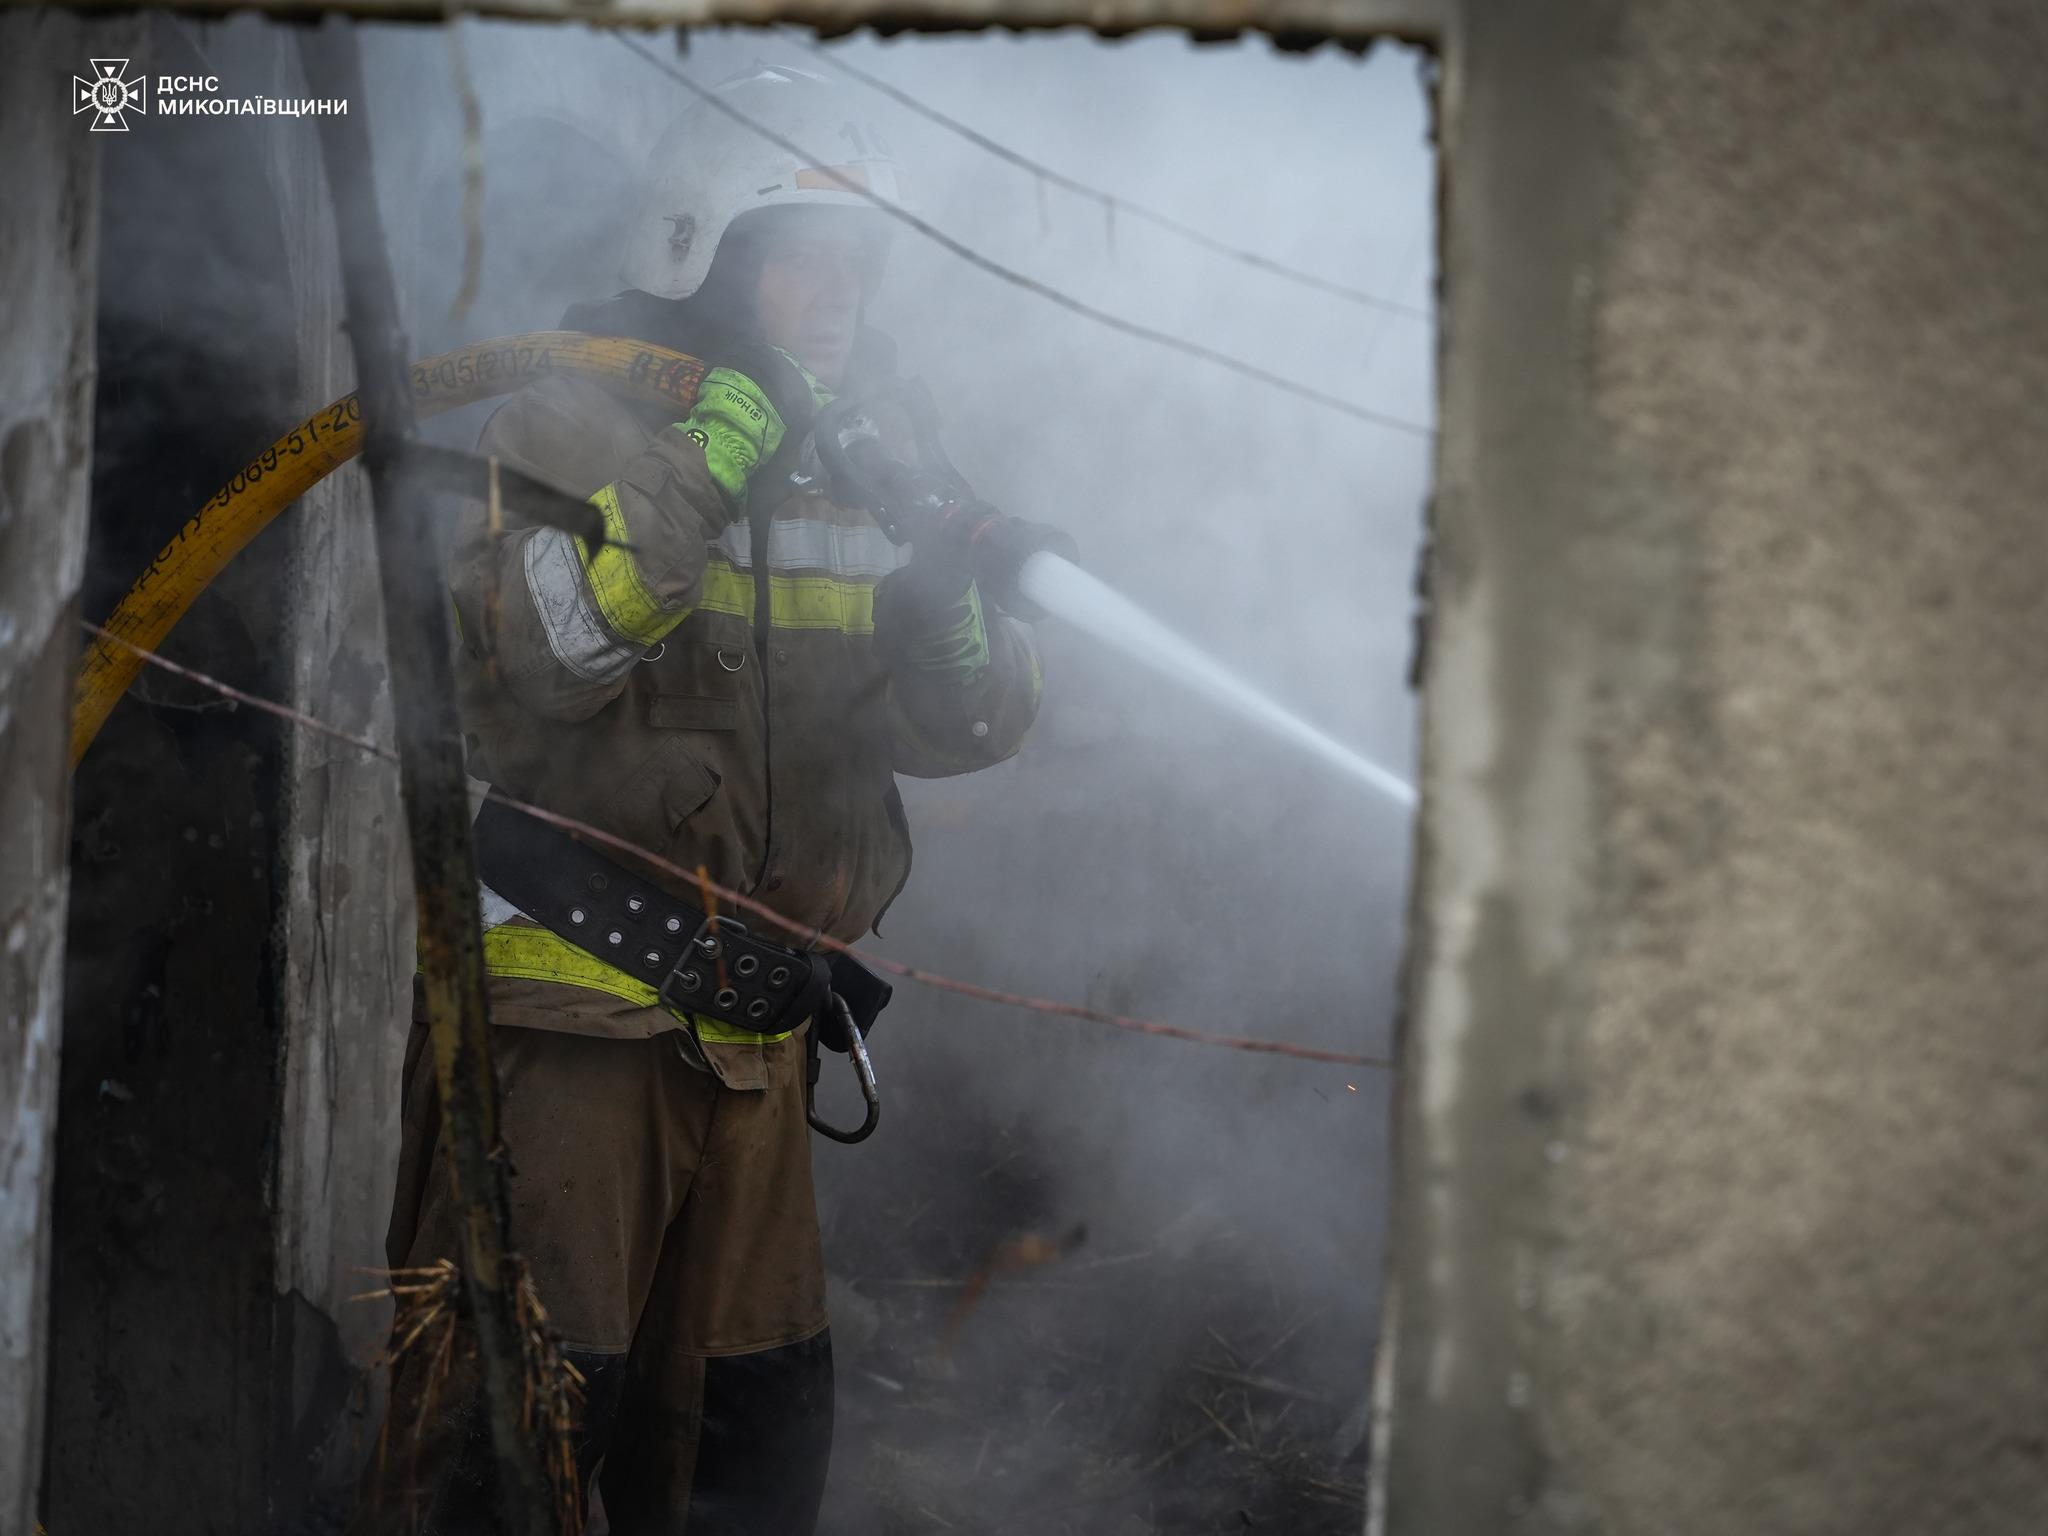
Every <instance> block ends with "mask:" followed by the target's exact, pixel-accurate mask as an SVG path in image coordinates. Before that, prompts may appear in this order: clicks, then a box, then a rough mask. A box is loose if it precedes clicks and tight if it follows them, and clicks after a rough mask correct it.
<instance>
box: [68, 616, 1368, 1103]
mask: <svg viewBox="0 0 2048 1536" xmlns="http://www.w3.org/2000/svg"><path fill="white" fill-rule="evenodd" d="M80 622H81V623H82V624H83V625H84V627H85V628H86V629H88V630H90V631H91V632H92V633H93V634H95V635H98V636H99V637H100V638H101V639H104V640H112V641H114V642H115V643H116V644H119V645H122V646H124V647H126V648H127V649H129V650H131V651H134V652H135V653H136V654H137V655H139V656H140V657H142V659H143V660H144V661H146V662H148V663H150V665H152V666H156V667H161V668H163V670H165V671H166V672H173V673H176V674H177V675H178V676H180V677H184V678H189V679H190V680H191V681H193V682H195V683H198V684H199V685H200V686H202V687H204V688H209V689H212V690H213V691H214V692H215V693H218V694H221V695H223V696H224V697H226V698H230V699H233V700H235V701H236V702H237V703H241V704H247V705H248V706H249V707H250V708H251V709H258V710H262V711H263V712H264V713H265V714H270V715H275V716H277V718H279V719H280V720H288V721H290V722H291V723H292V724H294V725H302V726H304V727H306V729H308V730H311V731H318V732H320V733H321V734H322V735H324V736H331V737H333V738H334V739H335V740H336V741H345V742H347V743H348V744H349V745H350V746H352V747H355V748H357V749H358V750H360V751H363V752H367V753H369V754H370V755H371V756H373V757H381V758H383V759H384V760H385V761H387V762H392V763H395V762H397V761H398V754H397V753H396V752H394V751H392V750H391V749H390V748H389V747H384V746H380V745H378V744H377V743H376V742H374V741H372V740H370V738H369V737H367V736H358V735H355V734H354V733H353V732H350V731H345V730H343V729H342V728H341V727H339V726H335V725H329V724H328V723H327V722H326V721H324V720H321V719H318V718H316V717H314V716H312V715H308V714H303V713H301V712H300V711H298V710H296V709H293V708H291V707H290V706H289V705H286V704H279V703H276V702H274V701H272V700H270V699H264V698H259V697H257V696H256V695H255V694H252V693H247V692H244V691H243V690H242V689H240V688H237V687H235V686H234V685H233V684H232V683H225V682H222V681H221V680H220V679H219V678H217V677H210V676H208V675H207V674H206V673H204V672H199V671H195V670H194V669H193V668H191V667H187V666H184V665H182V664H181V663H179V662H175V661H172V660H171V659H170V658H169V657H166V656H159V655H158V654H157V653H156V652H155V651H151V650H146V649H144V648H143V647H142V646H139V645H136V644H133V643H132V642H130V641H127V640H123V639H122V638H121V637H120V636H118V635H116V634H114V633H113V632H112V631H110V630H106V629H102V628H101V627H100V626H99V625H97V624H94V623H91V622H89V621H86V620H81V621H80ZM490 798H491V799H493V800H497V801H500V802H501V803H503V804H505V805H507V806H510V807H511V808H512V809H513V810H515V811H521V812H524V813H525V814H526V815H528V816H531V817H533V818H535V819H536V820H538V821H544V822H547V823H548V824H549V825H551V826H556V827H561V828H562V829H563V830H565V831H569V832H574V833H577V834H578V835H579V836H582V837H586V838H588V839H590V840H591V841H592V842H596V843H602V844H604V845H606V846H607V847H611V848H616V849H618V850H619V851H621V852H623V853H629V854H632V855H633V856H634V857H635V858H637V859H640V860H642V861H644V862H645V863H647V864H648V865H650V866H651V867H653V868H655V869H658V870H660V871H661V872H662V873H664V874H666V875H668V876H670V877H671V878H673V879H676V880H679V881H682V882H684V883H686V884H689V885H695V886H700V887H702V888H705V889H708V890H710V891H711V892H712V893H713V894H715V895H716V896H717V897H718V899H719V900H721V901H725V902H729V903H731V904H732V905H733V906H735V907H739V908H741V909H742V910H744V911H748V912H752V913H753V914H755V915H756V916H758V917H762V918H765V919H767V920H768V921H769V922H771V923H774V924H775V925H776V926H777V927H779V928H781V929H782V930H783V931H784V932H786V933H791V934H801V935H803V937H804V941H805V943H806V944H809V945H815V946H818V947H821V948H824V949H829V950H837V951H839V952H840V953H842V954H847V955H851V956H853V958H855V959H856V960H858V961H860V963H861V964H863V965H865V966H869V967H872V968H873V969H875V970H878V971H887V972H888V973H889V974H890V975H892V976H901V977H903V978H904V979H905V980H907V981H915V982H918V983H919V984H921V985H923V986H927V987H931V988H933V989H934V990H936V991H940V992H951V993H954V994H956V995H957V996H960V997H971V998H975V999H977V1000H978V1001H981V1002H984V1003H999V1004H1001V1005H1003V1006H1005V1007H1010V1008H1022V1009H1026V1010H1028V1011H1030V1012H1032V1013H1045V1014H1052V1015H1055V1016H1056V1017H1059V1018H1065V1019H1084V1020H1086V1021H1087V1022H1089V1023H1091V1024H1107V1025H1109V1026H1111V1027H1112V1028H1115V1029H1124V1030H1130V1031H1131V1032H1133V1033H1135V1034H1142V1035H1162V1036H1164V1037H1166V1038H1167V1039H1170V1040H1187V1041H1192V1042H1193V1043H1194V1044H1196V1045H1215V1046H1222V1047H1223V1048H1225V1049H1226V1050H1233V1051H1254V1052H1258V1053H1260V1054H1263V1055H1268V1056H1286V1057H1290V1058H1292V1059H1294V1060H1296V1061H1327V1062H1334V1063H1337V1064H1338V1065H1341V1066H1350V1067H1379V1068H1388V1069H1391V1068H1392V1066H1393V1062H1391V1061H1390V1060H1388V1059H1387V1058H1386V1057H1383V1056H1369V1055H1366V1054H1365V1053H1363V1052H1360V1051H1326V1050H1322V1049H1319V1048H1317V1047H1315V1046H1307V1045H1293V1044H1290V1043H1288V1042H1287V1041H1284V1040H1258V1039H1253V1038H1252V1037H1250V1036H1246V1035H1224V1034H1217V1033H1215V1032H1213V1031H1211V1030H1206V1029H1189V1028H1186V1027H1185V1026H1183V1025H1179V1024H1162V1023H1160V1022H1158V1021H1157V1020H1153V1019H1134V1018H1131V1017H1129V1016H1128V1015H1125V1014H1121V1013H1105V1012H1103V1011H1102V1010H1101V1009H1099V1008H1088V1007H1084V1006H1083V1005H1081V1004H1080V1003H1062V1002H1059V1001H1057V1000H1056V999H1053V998H1044V997H1027V996H1024V995H1023V994H1021V993H1016V992H1005V991H1002V990H1001V989H1000V988H996V987H985V986H982V985H980V984H979V983H977V982H971V981H956V980H954V979H953V978H952V977H950V976H941V975H939V974H938V973H937V972H935V971H927V970H925V969H923V968H922V967H919V966H915V965H906V964H904V963H903V962H902V961H901V960H887V959H884V958H882V957H881V956H880V955H871V954H868V953H866V952H865V951H862V950H858V949H855V948H854V947H853V946H852V945H850V944H847V943H844V942H842V941H841V940H839V939H835V938H833V937H832V936H831V935H829V934H825V933H820V932H818V931H817V930H816V929H814V928H811V927H810V926H809V925H808V924H804V923H796V922H792V921H791V920H790V919H788V918H786V917H784V916H782V915H781V914H780V913H779V912H776V911H775V910H774V909H773V908H771V907H769V906H766V905H765V904H763V903H761V902H759V901H756V900H754V898H753V897H751V896H743V895H741V894H740V893H739V892H738V891H734V890H729V889H727V888H726V887H725V886H722V885H719V884H718V883H717V882H715V881H710V880H705V879H703V878H701V876H700V875H699V873H698V872H697V871H694V870H686V869H684V868H683V867H682V866H681V865H679V864H674V863H671V862H670V861H669V860H667V859H664V858H663V857H661V855H660V854H658V853H654V852H651V851H650V850H648V849H646V848H642V847H640V846H639V845H638V844H636V843H631V842H628V841H627V840H626V839H625V838H622V837H615V836H614V835H612V834H611V833H609V832H606V831H603V830H601V829H600V828H597V827H593V826H591V825H590V824H589V823H588V822H583V821H578V820H576V819H575V818H574V817H573V816H564V815H562V814H561V813H560V812H558V811H550V810H548V809H546V808H545V807H543V806H538V805H531V804H529V803H528V802H526V801H524V800H516V799H514V798H513V797H512V796H510V795H506V794H501V793H499V792H498V791H497V790H495V789H494V790H492V791H490Z"/></svg>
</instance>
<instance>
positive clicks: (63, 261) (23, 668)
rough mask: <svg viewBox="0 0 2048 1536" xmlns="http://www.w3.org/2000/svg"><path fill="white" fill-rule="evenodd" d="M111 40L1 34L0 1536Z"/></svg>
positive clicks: (45, 1204) (37, 1247)
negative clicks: (79, 86)
mask: <svg viewBox="0 0 2048 1536" xmlns="http://www.w3.org/2000/svg"><path fill="white" fill-rule="evenodd" d="M104 35H106V31H105V29H104V28H97V29H96V28H92V27H88V26H87V25H85V24H84V23H82V22H80V21H78V20H77V19H75V18H72V17H66V16H52V15H15V16H4V17H0V145H5V146H6V153H5V155H4V156H0V338H5V339H4V341H0V1531H27V1530H29V1529H31V1528H32V1526H33V1523H34V1522H33V1517H34V1512H35V1498H36V1485H37V1481H38V1468H39V1467H40V1464H41V1459H42V1439H43V1372H44V1362H45V1358H46V1348H45V1338H44V1319H45V1316H46V1313H47V1310H48V1306H49V1291H48V1280H49V1260H50V1208H49V1196H50V1180H51V1174H52V1171H53V1166H54V1164H53V1152H54V1148H55V1138H54V1134H53V1133H54V1125H55V1117H56V1112H57V1051H58V1037H59V1034H60V1032H61V1022H62V1018H63V1002H62V996H61V992H62V979H63V970H64V912H65V898H66V892H67V889H68V886H69V880H68V870H67V864H68V860H67V839H66V834H67V831H68V827H69V819H70V805H71V794H70V787H69V779H70V765H69V763H68V761H67V760H66V759H67V752H66V747H67V734H68V721H69V716H70V697H71V673H72V669H73V666H74V665H75V663H76V659H77V656H78V646H79V632H78V583H79V576H80V574H81V572H82V571H83V569H84V565H85V524H86V477H87V466H88V465H89V463H90V462H91V448H92V367H93V311H92V294H93V274H94V270H95V267H94V249H95V242H96V239H97V222H96V216H97V198H96V196H95V178H94V175H93V166H94V162H95V158H96V157H95V155H94V153H93V150H94V141H93V139H92V138H91V136H90V135H88V134H85V133H82V132H78V131H76V130H77V127H78V125H77V124H74V123H73V122H72V120H71V116H70V113H69V112H68V111H66V110H65V107H66V106H67V103H66V102H65V100H64V97H63V94H62V93H63V89H64V87H63V86H62V84H61V82H63V81H65V80H66V79H67V78H68V71H70V70H76V69H83V68H86V65H85V63H84V61H85V59H86V58H87V57H88V55H89V54H90V53H91V52H94V51H97V50H95V49H92V48H91V47H89V46H88V45H89V44H90V43H92V42H94V41H97V40H98V39H99V38H101V37H103V36H104Z"/></svg>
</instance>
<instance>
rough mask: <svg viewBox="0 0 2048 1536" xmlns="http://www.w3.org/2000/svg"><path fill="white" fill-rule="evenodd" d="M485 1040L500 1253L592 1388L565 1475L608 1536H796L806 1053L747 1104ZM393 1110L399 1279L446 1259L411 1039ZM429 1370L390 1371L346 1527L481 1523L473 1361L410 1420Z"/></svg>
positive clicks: (738, 1096)
mask: <svg viewBox="0 0 2048 1536" xmlns="http://www.w3.org/2000/svg"><path fill="white" fill-rule="evenodd" d="M493 1045H494V1047H495V1050H496V1055H497V1065H498V1075H499V1081H500V1085H501V1105H500V1111H501V1122H502V1126H503V1134H504V1141H505V1145H506V1149H507V1151H508V1153H509V1155H510V1157H511V1160H512V1164H513V1166H514V1168H515V1169H516V1173H515V1175H514V1177H513V1179H512V1241H513V1244H514V1246H515V1247H516V1248H517V1249H518V1250H519V1252H520V1253H521V1254H522V1255H524V1257H525V1259H526V1261H527V1264H528V1266H529V1268H530V1270H531V1273H532V1275H533V1279H534V1283H535V1287H536V1289H537V1291H538V1294H539V1297H540V1300H541V1303H542V1305H543V1306H544V1307H545V1308H546V1309H547V1311H548V1313H549V1315H550V1317H551V1318H552V1320H553V1322H554V1324H555V1326H556V1327H557V1328H558V1329H559V1331H560V1333H561V1336H562V1340H563V1343H564V1345H565V1347H566V1348H567V1349H568V1351H569V1353H570V1358H571V1359H572V1360H574V1361H575V1363H576V1364H577V1365H578V1367H579V1368H580V1369H581V1370H582V1371H583V1373H584V1374H585V1376H586V1377H588V1379H589V1385H588V1389H587V1401H586V1406H585V1413H584V1420H585V1423H584V1428H583V1435H582V1439H581V1441H580V1443H579V1446H578V1461H579V1463H580V1464H581V1466H582V1468H583V1470H584V1474H585V1486H586V1488H587V1487H588V1483H589V1479H590V1477H591V1476H592V1475H593V1474H594V1475H595V1478H596V1482H597V1487H598V1490H599V1493H600V1494H601V1496H602V1499H603V1502H604V1508H605V1513H606V1516H607V1518H608V1519H609V1521H610V1525H611V1530H612V1531H613V1533H615V1536H682V1533H684V1532H687V1533H688V1536H805V1533H808V1532H810V1531H811V1530H812V1529H813V1528H814V1526H815V1524H816V1521H817V1512H818V1503H819V1499H820V1497H821V1495H822V1493H823V1491H824V1481H825V1464H826V1461H827V1459H828V1456H829V1453H830V1450H831V1442H832V1350H831V1341H830V1336H829V1334H827V1332H826V1331H825V1301H824V1295H825V1278H824V1266H823V1262H822V1259H821V1256H820V1252H819V1241H818V1222H817V1211H816V1206H815V1203H814V1200H813V1196H812V1189H811V1162H810V1146H809V1132H808V1130H807V1128H806V1126H805V1123H804V1103H803V1084H802V1078H801V1072H802V1053H801V1052H800V1051H792V1052H787V1053H785V1055H786V1057H787V1062H788V1069H787V1070H786V1071H780V1072H778V1073H777V1074H776V1080H775V1081H773V1082H771V1085H770V1086H769V1087H768V1089H767V1090H766V1091H763V1092H744V1091H739V1090H734V1089H730V1088H727V1087H724V1086H723V1085H722V1084H721V1083H720V1082H719V1080H718V1079H717V1078H715V1077H713V1076H711V1075H710V1074H709V1073H707V1072H705V1071H703V1070H701V1069H699V1068H696V1067H693V1066H691V1065H690V1064H689V1063H688V1062H686V1061H685V1060H684V1059H683V1058H682V1056H681V1055H680V1054H679V1053H678V1051H677V1049H676V1044H675V1041H674V1040H673V1039H672V1038H670V1037H668V1036H661V1037H657V1038H655V1039H649V1040H617V1039H603V1038H594V1037H591V1036H586V1035H574V1034H566V1033H558V1032H555V1031H551V1030H539V1029H517V1028H502V1027H501V1028H498V1029H496V1030H495V1031H494V1032H493ZM783 1076H787V1078H788V1081H786V1082H784V1081H781V1080H780V1079H781V1078H782V1077H783ZM404 1091H405V1098H404V1110H403V1114H404V1141H403V1145H402V1150H401V1153H400V1162H399V1171H398V1190H397V1195H396V1197H395V1199H394V1201H393V1207H392V1215H391V1230H390V1234H389V1237H388V1239H387V1244H386V1246H387V1251H388V1253H389V1255H390V1259H391V1262H392V1264H393V1266H394V1267H410V1266H419V1265H424V1264H431V1263H433V1262H434V1261H435V1260H437V1259H440V1258H443V1257H447V1258H451V1259H455V1260H456V1261H457V1262H458V1263H459V1262H460V1259H461V1244H460V1240H459V1237H458V1226H457V1223H458V1213H457V1207H456V1203H455V1199H454V1192H453V1189H452V1185H451V1181H450V1176H449V1170H448V1159H447V1157H446V1155H445V1152H444V1151H440V1150H437V1146H438V1142H439V1139H440V1138H439V1130H440V1125H439V1120H440V1114H439V1103H438V1100H437V1098H436V1096H435V1088H434V1068H433V1059H432V1055H431V1053H430V1052H429V1050H428V1049H427V1044H426V1026H425V1025H423V1024H415V1025H414V1026H413V1032H412V1038H411V1040H410V1041H409V1042H408V1045H407V1048H406V1059H405V1090H404ZM424 1375H425V1371H424V1367H423V1366H421V1367H415V1368H412V1369H410V1370H404V1369H402V1370H401V1371H400V1373H399V1380H398V1382H397V1384H396V1387H395V1390H394V1393H393V1400H392V1406H391V1409H390V1413H391V1419H390V1424H389V1428H388V1435H387V1441H386V1445H385V1448H384V1451H383V1454H382V1457H381V1467H380V1465H379V1462H378V1460H376V1459H373V1462H372V1465H371V1468H370V1470H369V1472H368V1474H367V1475H366V1477H365V1480H364V1490H363V1494H362V1498H361V1500H360V1506H361V1507H359V1509H358V1511H357V1517H356V1521H355V1524H354V1525H353V1526H352V1527H351V1530H352V1531H353V1532H356V1533H367V1532H370V1531H378V1532H383V1531H404V1530H418V1531H420V1532H422V1533H425V1536H472V1533H478V1536H481V1533H487V1532H493V1531H495V1530H496V1528H497V1520H496V1517H495V1515H494V1513H493V1509H492V1480H491V1473H490V1471H489V1468H490V1465H491V1449H490V1443H489V1430H488V1427H487V1424H486V1421H485V1419H484V1416H483V1414H482V1413H481V1412H480V1410H479V1399H478V1395H477V1393H478V1387H477V1380H478V1375H477V1368H476V1366H475V1363H474V1360H473V1358H472V1359H471V1360H470V1361H468V1362H466V1363H465V1364H464V1365H463V1366H462V1367H461V1368H460V1369H458V1371H457V1372H456V1374H455V1375H454V1376H453V1377H452V1378H451V1379H450V1380H449V1381H448V1383H447V1384H446V1386H445V1387H444V1388H443V1389H442V1390H441V1392H440V1393H439V1394H437V1396H438V1399H439V1401H438V1402H437V1403H435V1404H431V1405H427V1407H426V1411H425V1413H424V1414H422V1411H421V1410H422V1405H421V1403H420V1396H421V1392H422V1378H423V1376H424ZM416 1425H417V1426H418V1431H417V1438H415V1426H416Z"/></svg>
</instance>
